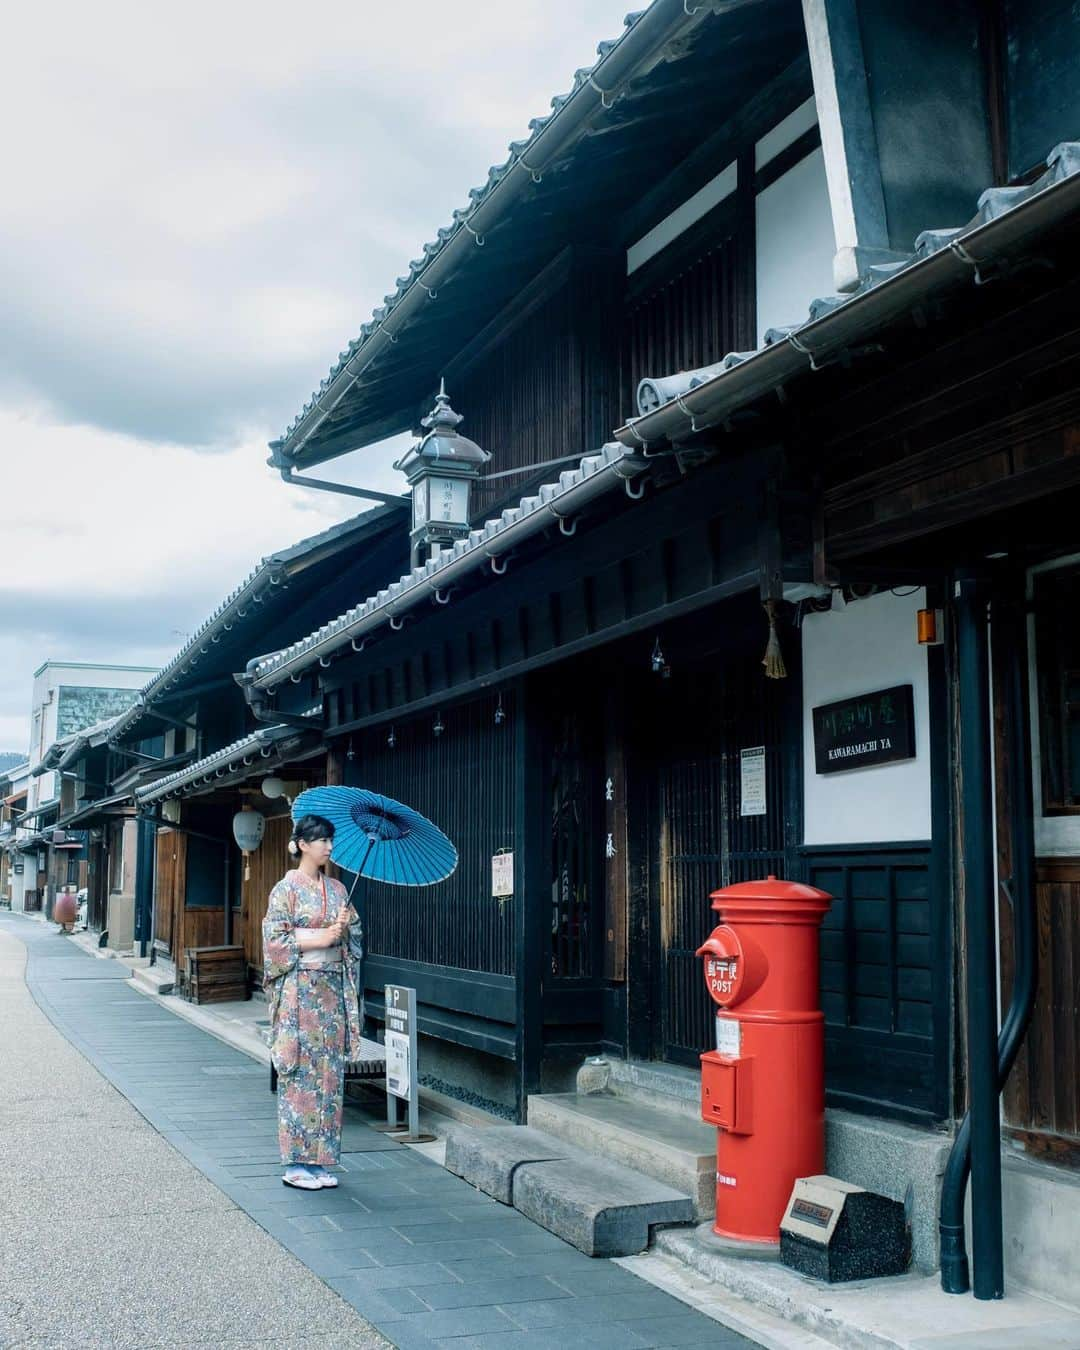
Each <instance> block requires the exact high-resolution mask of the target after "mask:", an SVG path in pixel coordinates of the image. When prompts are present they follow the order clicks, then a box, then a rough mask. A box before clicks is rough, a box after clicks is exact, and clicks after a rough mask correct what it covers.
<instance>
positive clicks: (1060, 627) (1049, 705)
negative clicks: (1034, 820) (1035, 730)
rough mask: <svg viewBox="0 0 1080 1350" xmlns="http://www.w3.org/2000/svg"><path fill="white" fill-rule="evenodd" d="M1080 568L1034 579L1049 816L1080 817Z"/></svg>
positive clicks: (1042, 755)
mask: <svg viewBox="0 0 1080 1350" xmlns="http://www.w3.org/2000/svg"><path fill="white" fill-rule="evenodd" d="M1078 606H1080V569H1077V568H1070V569H1068V570H1062V571H1054V572H1047V573H1042V574H1040V575H1038V576H1036V578H1035V587H1034V610H1035V666H1036V676H1037V680H1036V687H1037V690H1038V705H1039V759H1040V767H1041V771H1042V805H1043V814H1044V815H1048V816H1050V815H1066V814H1068V815H1071V814H1080V622H1078V619H1077V615H1078Z"/></svg>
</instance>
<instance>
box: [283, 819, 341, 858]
mask: <svg viewBox="0 0 1080 1350" xmlns="http://www.w3.org/2000/svg"><path fill="white" fill-rule="evenodd" d="M333 837H334V826H333V824H332V823H331V822H330V821H329V820H327V819H326V817H325V816H301V817H300V819H299V820H298V821H297V822H296V823H295V824H294V825H293V828H292V834H291V835H290V836H289V852H290V853H299V852H300V840H301V839H302V840H303V841H304V843H305V844H310V843H312V842H313V841H314V840H316V839H333Z"/></svg>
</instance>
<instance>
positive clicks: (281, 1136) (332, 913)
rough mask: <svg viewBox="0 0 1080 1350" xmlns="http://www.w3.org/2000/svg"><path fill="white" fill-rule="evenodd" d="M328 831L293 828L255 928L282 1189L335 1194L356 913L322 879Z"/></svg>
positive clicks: (351, 1048) (351, 1040)
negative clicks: (259, 933)
mask: <svg viewBox="0 0 1080 1350" xmlns="http://www.w3.org/2000/svg"><path fill="white" fill-rule="evenodd" d="M333 841H334V827H333V825H331V823H330V822H329V821H328V820H324V819H323V818H322V817H321V816H303V817H301V819H300V820H298V821H297V822H296V824H295V825H294V826H293V832H292V838H291V839H290V840H289V853H290V854H291V855H292V856H293V857H294V858H295V859H296V864H297V865H296V867H295V868H294V869H293V870H292V871H289V872H286V873H285V876H284V877H282V879H281V880H280V881H279V882H278V884H277V885H276V886H275V887H274V889H273V890H272V891H271V892H270V901H269V904H268V907H267V911H266V918H265V919H264V920H263V962H264V967H263V969H264V978H263V987H264V988H265V990H266V993H267V1000H268V1003H269V1010H270V1026H271V1042H270V1055H271V1058H272V1060H273V1063H274V1068H275V1069H276V1070H277V1072H278V1143H279V1146H280V1148H281V1161H282V1162H283V1163H284V1164H285V1175H284V1176H283V1177H282V1180H283V1181H284V1183H285V1185H286V1186H296V1187H299V1188H300V1189H301V1190H306V1191H316V1190H320V1189H322V1187H324V1186H336V1185H337V1184H338V1179H337V1177H336V1176H334V1174H333V1173H332V1172H329V1171H328V1170H327V1168H328V1167H332V1166H334V1164H336V1163H337V1162H338V1160H339V1157H340V1154H341V1123H342V1115H343V1105H344V1100H343V1099H344V1085H345V1063H346V1062H347V1060H349V1059H350V1058H355V1057H356V1056H357V1055H358V1054H359V1050H360V1001H359V997H358V990H359V989H360V983H359V968H360V959H361V956H362V948H361V944H360V925H359V922H358V919H357V914H356V911H355V910H354V909H353V908H352V906H351V905H350V904H349V903H348V894H347V892H346V890H345V887H344V886H343V885H342V884H341V882H340V881H335V880H334V879H333V878H332V877H327V876H326V875H325V874H324V872H323V868H324V867H325V866H326V864H327V863H328V862H329V861H330V851H331V849H332V848H333Z"/></svg>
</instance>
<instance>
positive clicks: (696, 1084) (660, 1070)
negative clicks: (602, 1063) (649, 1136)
mask: <svg viewBox="0 0 1080 1350" xmlns="http://www.w3.org/2000/svg"><path fill="white" fill-rule="evenodd" d="M607 1064H608V1067H609V1077H608V1087H609V1089H610V1091H612V1092H614V1094H615V1095H616V1097H632V1098H633V1099H634V1101H636V1102H646V1103H648V1105H650V1106H658V1107H660V1109H661V1110H663V1111H675V1112H678V1113H679V1114H680V1115H684V1116H686V1117H687V1118H688V1119H689V1120H696V1121H700V1120H701V1069H700V1068H699V1067H694V1068H689V1067H687V1066H686V1065H682V1064H662V1063H660V1062H658V1061H645V1060H638V1059H616V1058H614V1057H610V1058H608V1060H607Z"/></svg>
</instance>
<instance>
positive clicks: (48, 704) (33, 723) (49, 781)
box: [28, 661, 157, 806]
mask: <svg viewBox="0 0 1080 1350" xmlns="http://www.w3.org/2000/svg"><path fill="white" fill-rule="evenodd" d="M156 674H157V671H156V669H155V668H154V667H152V666H98V665H91V664H88V663H84V662H79V661H70V662H65V661H46V662H45V663H44V665H41V666H39V667H38V669H37V670H36V671H35V672H34V687H33V692H32V695H31V701H30V767H31V768H34V766H35V765H36V764H39V763H40V762H41V759H42V757H43V755H44V753H45V751H46V750H48V748H49V747H50V746H51V745H52V743H53V742H54V741H55V740H56V719H57V714H58V712H59V702H60V696H59V694H58V692H57V691H58V690H59V688H60V686H61V685H62V684H66V685H73V686H77V687H79V688H91V689H98V688H105V689H141V688H142V687H143V686H144V685H145V684H146V683H147V682H148V681H149V680H150V678H151V676H152V675H156ZM39 710H41V711H43V715H44V719H45V730H44V733H42V730H41V723H40V722H39V721H37V720H36V714H37V713H38V712H39ZM59 791H60V780H59V778H58V776H57V774H56V773H55V772H53V771H50V772H49V773H46V774H42V775H41V776H40V777H39V778H31V780H30V793H29V801H28V805H30V806H37V805H38V804H39V803H40V802H47V801H49V800H51V798H53V797H55V796H56V795H57V794H58V793H59Z"/></svg>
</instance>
